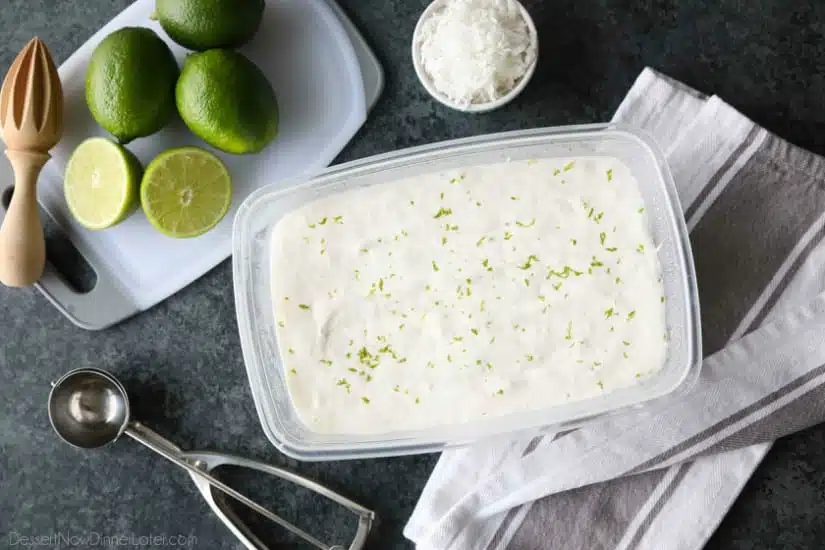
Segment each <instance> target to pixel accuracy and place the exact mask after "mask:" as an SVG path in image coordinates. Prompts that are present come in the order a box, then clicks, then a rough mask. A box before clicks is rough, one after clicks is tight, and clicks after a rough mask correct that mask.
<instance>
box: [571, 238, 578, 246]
mask: <svg viewBox="0 0 825 550" xmlns="http://www.w3.org/2000/svg"><path fill="white" fill-rule="evenodd" d="M570 244H572V245H573V246H576V245H577V244H579V241H577V240H576V239H570Z"/></svg>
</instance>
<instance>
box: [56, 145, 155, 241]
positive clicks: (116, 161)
mask: <svg viewBox="0 0 825 550" xmlns="http://www.w3.org/2000/svg"><path fill="white" fill-rule="evenodd" d="M142 171H143V169H142V167H141V165H140V161H139V160H138V159H137V157H135V155H133V154H132V152H131V151H129V150H128V149H125V148H123V147H122V146H120V145H118V144H117V143H115V142H113V141H111V140H109V139H106V138H102V137H94V138H89V139H87V140H85V141H84V142H82V143H81V144H80V145H78V146H77V149H75V150H74V152H73V153H72V156H71V157H70V158H69V162H68V164H67V165H66V174H65V176H64V178H63V192H64V193H65V196H66V204H67V205H68V206H69V211H70V212H71V213H72V215H73V216H74V217H75V219H76V220H77V221H78V223H80V224H81V225H82V226H84V227H86V228H87V229H106V228H107V227H112V226H113V225H115V224H117V223H119V222H121V221H123V220H125V219H126V218H127V217H129V215H130V214H132V212H134V211H135V210H136V209H137V207H138V204H139V203H138V185H139V183H140V176H141V172H142Z"/></svg>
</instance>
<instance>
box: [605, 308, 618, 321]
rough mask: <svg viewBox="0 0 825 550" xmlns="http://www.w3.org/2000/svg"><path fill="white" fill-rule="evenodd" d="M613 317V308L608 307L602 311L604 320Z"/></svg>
mask: <svg viewBox="0 0 825 550" xmlns="http://www.w3.org/2000/svg"><path fill="white" fill-rule="evenodd" d="M615 315H617V313H616V310H615V308H613V306H610V307H609V308H607V309H606V310H604V318H605V319H610V318H611V317H613V316H615Z"/></svg>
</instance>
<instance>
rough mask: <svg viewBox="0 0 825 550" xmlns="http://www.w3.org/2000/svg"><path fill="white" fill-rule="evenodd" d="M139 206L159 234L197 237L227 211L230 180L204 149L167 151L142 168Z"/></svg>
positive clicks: (229, 200) (225, 171) (221, 166)
mask: <svg viewBox="0 0 825 550" xmlns="http://www.w3.org/2000/svg"><path fill="white" fill-rule="evenodd" d="M140 202H141V204H143V211H144V212H145V213H146V217H147V218H148V219H149V223H151V224H152V225H153V226H154V227H155V229H157V230H158V231H160V232H161V233H164V234H165V235H168V236H170V237H175V238H177V239H186V238H190V237H197V236H198V235H203V234H204V233H206V232H207V231H209V230H210V229H212V228H213V227H215V226H216V225H217V224H218V222H220V221H221V220H222V219H223V217H224V216H225V215H226V213H227V211H229V205H230V204H231V203H232V178H231V177H230V176H229V171H228V170H227V169H226V166H225V165H224V163H223V162H222V161H221V159H219V158H218V157H216V156H215V155H213V154H212V153H210V152H209V151H207V150H205V149H201V148H200V147H179V148H175V149H169V150H166V151H164V152H163V153H161V154H160V155H158V156H157V157H155V159H154V160H153V161H152V162H150V163H149V166H147V167H146V173H145V174H144V175H143V181H142V182H141V184H140Z"/></svg>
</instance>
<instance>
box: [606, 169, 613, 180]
mask: <svg viewBox="0 0 825 550" xmlns="http://www.w3.org/2000/svg"><path fill="white" fill-rule="evenodd" d="M605 173H606V174H607V181H613V169H612V168H608V169H607V170H606V171H605Z"/></svg>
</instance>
